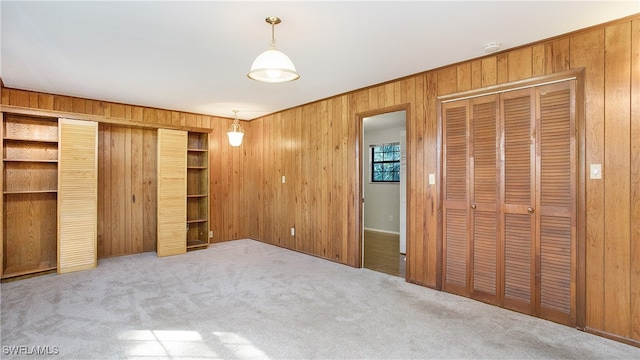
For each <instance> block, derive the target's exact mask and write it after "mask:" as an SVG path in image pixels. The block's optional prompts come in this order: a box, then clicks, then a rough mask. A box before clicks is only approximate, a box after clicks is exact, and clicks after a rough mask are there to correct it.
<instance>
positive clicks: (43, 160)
mask: <svg viewBox="0 0 640 360" xmlns="http://www.w3.org/2000/svg"><path fill="white" fill-rule="evenodd" d="M3 160H4V162H30V163H51V164H55V163H57V162H58V160H45V159H3Z"/></svg>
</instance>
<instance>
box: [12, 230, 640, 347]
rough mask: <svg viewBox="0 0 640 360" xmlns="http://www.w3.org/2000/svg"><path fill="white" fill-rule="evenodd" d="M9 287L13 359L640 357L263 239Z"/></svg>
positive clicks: (104, 263)
mask: <svg viewBox="0 0 640 360" xmlns="http://www.w3.org/2000/svg"><path fill="white" fill-rule="evenodd" d="M1 292H2V293H1V298H2V304H1V310H2V314H1V319H2V323H1V324H2V327H1V329H2V333H1V336H2V337H1V341H2V349H3V354H2V358H3V359H8V358H25V357H29V358H53V357H54V356H40V357H34V356H25V353H24V351H23V352H20V351H22V350H20V349H21V347H23V348H24V349H27V350H29V351H32V350H34V349H36V348H37V347H38V348H41V349H47V350H50V351H52V352H53V351H57V353H58V356H56V357H59V358H65V359H113V358H126V359H345V358H351V359H355V358H357V359H392V358H395V359H411V358H414V359H425V358H438V359H443V358H449V359H453V358H455V359H483V358H484V359H488V358H491V359H499V358H502V359H515V358H519V359H524V358H536V359H537V358H546V359H598V358H607V359H616V358H617V359H638V358H640V349H639V348H635V347H631V346H628V345H624V344H622V343H618V342H614V341H611V340H607V339H604V338H601V337H597V336H593V335H590V334H587V333H583V332H580V331H578V330H575V329H572V328H569V327H566V326H562V325H558V324H554V323H552V322H549V321H545V320H541V319H538V318H534V317H530V316H526V315H522V314H518V313H515V312H512V311H508V310H504V309H501V308H497V307H494V306H490V305H486V304H483V303H481V302H477V301H473V300H470V299H466V298H463V297H459V296H455V295H451V294H447V293H444V292H439V291H434V290H431V289H427V288H424V287H420V286H417V285H413V284H409V283H407V282H405V281H404V279H402V278H399V277H396V276H390V275H387V274H383V273H380V272H375V271H371V270H368V269H356V268H351V267H348V266H344V265H340V264H337V263H334V262H331V261H326V260H322V259H319V258H316V257H312V256H308V255H304V254H301V253H297V252H294V251H290V250H286V249H282V248H278V247H275V246H271V245H268V244H264V243H261V242H257V241H253V240H238V241H232V242H227V243H221V244H215V245H212V246H210V247H209V248H208V249H206V250H199V251H194V252H189V253H187V254H185V255H178V256H171V257H166V258H158V257H157V256H156V254H155V253H143V254H137V255H131V256H123V257H117V258H110V259H105V260H100V262H99V264H98V268H96V269H93V270H88V271H81V272H76V273H70V274H64V275H55V274H51V275H45V276H40V277H35V278H31V279H25V280H20V281H15V282H9V283H3V284H2V285H1ZM16 349H17V350H16ZM11 351H13V354H16V353H18V354H20V355H19V356H14V355H11V354H10V352H11Z"/></svg>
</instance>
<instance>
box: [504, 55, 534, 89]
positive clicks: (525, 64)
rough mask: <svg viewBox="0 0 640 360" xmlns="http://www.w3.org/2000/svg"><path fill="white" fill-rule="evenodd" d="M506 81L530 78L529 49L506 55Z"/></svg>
mask: <svg viewBox="0 0 640 360" xmlns="http://www.w3.org/2000/svg"><path fill="white" fill-rule="evenodd" d="M507 59H508V62H509V65H508V71H509V76H508V81H517V80H522V79H528V78H530V77H531V70H532V69H531V66H532V65H531V47H524V48H522V49H518V50H514V51H510V52H508V53H507Z"/></svg>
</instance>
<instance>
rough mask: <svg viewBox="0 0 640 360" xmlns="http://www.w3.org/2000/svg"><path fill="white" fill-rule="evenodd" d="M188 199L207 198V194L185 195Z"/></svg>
mask: <svg viewBox="0 0 640 360" xmlns="http://www.w3.org/2000/svg"><path fill="white" fill-rule="evenodd" d="M187 197H188V198H204V197H207V194H191V195H187Z"/></svg>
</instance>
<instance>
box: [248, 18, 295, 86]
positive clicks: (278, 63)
mask: <svg viewBox="0 0 640 360" xmlns="http://www.w3.org/2000/svg"><path fill="white" fill-rule="evenodd" d="M265 21H266V22H267V23H269V24H271V44H270V46H269V50H267V51H265V52H263V53H262V54H260V55H258V57H257V58H256V59H255V60H254V61H253V65H251V71H249V74H247V76H248V77H249V78H250V79H253V80H257V81H262V82H269V83H279V82H286V81H292V80H297V79H299V78H300V74H298V72H297V71H296V67H295V66H294V65H293V62H292V61H291V59H289V57H288V56H287V55H285V54H284V53H282V52H280V51H278V50H277V49H276V38H275V26H276V25H277V24H280V22H281V21H280V18H278V17H275V16H269V17H268V18H266V19H265Z"/></svg>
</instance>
